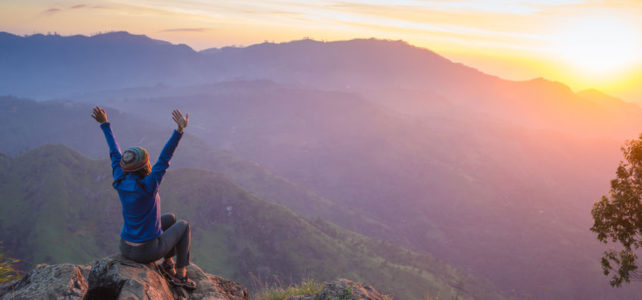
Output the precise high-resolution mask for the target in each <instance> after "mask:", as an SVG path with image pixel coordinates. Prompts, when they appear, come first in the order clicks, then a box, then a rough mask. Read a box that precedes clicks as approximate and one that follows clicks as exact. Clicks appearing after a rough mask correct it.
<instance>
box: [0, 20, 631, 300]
mask: <svg viewBox="0 0 642 300" xmlns="http://www.w3.org/2000/svg"><path fill="white" fill-rule="evenodd" d="M0 52H1V53H0V54H2V55H0V57H4V59H0V78H2V79H3V80H0V82H2V83H0V93H2V94H13V95H17V96H24V97H35V98H38V99H39V100H45V99H48V100H52V99H53V100H54V101H46V102H32V101H26V100H20V99H16V98H10V97H5V98H4V99H3V101H2V103H3V105H4V103H11V104H10V105H8V104H7V105H8V106H7V107H8V108H7V110H4V114H5V117H3V118H2V119H0V120H2V122H3V124H2V127H1V128H2V129H0V130H2V131H0V140H1V141H3V142H2V149H0V150H2V151H5V152H9V153H12V155H13V154H15V153H18V152H20V151H22V150H24V149H27V148H33V147H37V146H38V145H40V144H43V143H62V144H66V145H69V146H70V147H72V148H74V149H77V150H78V151H81V152H82V153H85V154H86V155H89V156H92V157H104V156H105V155H106V150H100V149H104V148H102V147H103V144H102V141H99V140H100V138H101V137H100V135H99V134H97V133H96V132H95V128H91V127H90V126H89V124H91V122H93V121H92V120H90V119H89V118H88V117H87V116H86V114H88V110H87V113H85V115H82V113H83V110H84V109H87V108H88V107H90V104H100V105H103V106H107V107H110V108H112V109H113V110H109V109H108V113H110V115H113V116H114V119H113V123H114V125H113V127H114V131H115V132H116V135H117V136H118V135H119V134H121V133H122V135H123V141H126V143H124V144H145V145H149V147H150V148H151V149H158V148H159V147H160V145H162V143H163V139H164V138H165V137H164V136H165V135H167V134H164V133H163V131H162V130H160V129H169V127H168V126H169V125H171V123H170V121H169V115H168V112H169V111H170V110H171V109H172V108H174V107H180V108H181V109H183V110H184V111H189V112H191V114H192V121H191V122H192V123H191V124H190V126H191V127H190V128H189V130H188V132H190V133H191V134H193V138H194V141H195V142H194V144H193V146H192V145H190V146H186V148H187V149H190V150H186V151H189V152H188V153H186V156H185V157H184V158H183V159H184V161H183V162H181V158H179V157H177V165H179V164H184V166H188V167H195V166H198V167H203V168H206V169H210V170H216V171H220V172H221V173H223V174H224V175H225V176H226V177H228V178H230V180H232V181H233V182H234V183H235V184H237V185H239V186H240V187H242V188H244V189H247V190H248V191H250V192H252V193H255V194H256V195H257V196H259V197H261V198H264V199H266V200H269V201H271V202H276V203H279V204H282V205H285V206H287V207H289V208H291V209H292V210H294V211H295V212H296V213H297V214H300V215H302V216H305V217H306V218H315V217H319V218H322V219H326V220H329V221H331V222H333V223H335V224H337V225H339V226H341V227H343V228H346V229H349V230H353V231H356V232H359V233H361V234H364V235H366V236H369V237H372V238H376V239H383V240H386V241H388V242H391V243H394V244H396V245H398V246H401V247H407V248H410V249H413V250H414V251H418V252H421V253H432V255H434V256H435V257H437V258H439V259H443V260H445V261H448V262H450V263H452V264H454V265H456V266H458V267H460V268H470V269H471V271H472V272H473V273H475V274H476V275H478V276H481V277H485V278H488V279H489V280H491V281H492V282H493V283H494V285H496V286H497V287H499V288H500V289H502V290H503V291H504V292H507V293H509V294H513V295H515V296H517V297H518V298H524V297H533V298H538V299H544V298H583V299H590V298H601V299H602V298H621V297H628V296H631V295H636V294H637V293H639V288H638V287H635V286H630V287H627V288H624V289H618V290H614V289H611V288H610V287H609V286H608V282H607V279H606V278H605V277H604V276H603V275H602V274H601V271H600V268H599V257H600V253H601V251H602V249H603V247H604V246H603V245H601V244H599V243H598V242H597V241H596V239H595V237H593V236H592V234H591V233H590V232H589V231H588V228H589V227H590V225H591V219H590V213H589V211H590V208H591V206H592V203H593V202H594V201H596V200H597V199H599V196H600V195H601V194H603V193H605V192H606V191H607V189H608V182H609V180H610V179H611V178H612V177H613V176H614V171H615V167H616V166H617V162H618V161H619V160H620V159H621V156H620V153H619V147H620V145H621V144H622V143H623V141H624V140H625V139H629V138H634V137H635V136H637V132H638V130H639V128H640V125H642V124H641V123H642V118H640V117H641V116H642V110H640V108H639V107H637V106H635V105H633V104H629V103H625V102H623V101H622V100H620V99H616V98H613V97H610V96H608V95H604V94H602V93H600V92H599V91H595V90H587V91H582V92H578V93H575V92H573V91H572V90H571V89H569V88H568V87H566V86H565V85H564V84H562V83H558V82H551V81H548V80H546V79H541V78H540V79H534V80H529V81H523V82H516V81H508V80H504V79H501V78H498V77H496V76H491V75H488V74H484V73H482V72H480V71H478V70H475V69H473V68H470V67H467V66H465V65H461V64H456V63H453V62H451V61H449V60H447V59H445V58H443V57H441V56H439V55H438V54H436V53H434V52H432V51H429V50H426V49H422V48H418V47H414V46H411V45H408V44H407V43H405V42H402V41H382V40H374V39H370V40H353V41H342V42H318V41H312V40H302V41H294V42H289V43H281V44H273V43H263V44H258V45H253V46H249V47H243V48H236V47H227V48H221V49H210V50H205V51H200V52H196V51H193V50H191V49H189V48H188V47H186V46H184V45H171V44H169V43H166V42H161V41H155V40H152V39H149V38H147V37H144V36H135V35H131V34H128V33H125V32H115V33H109V34H103V35H97V36H92V37H84V36H75V37H61V36H55V35H53V36H45V35H34V36H29V37H18V36H14V35H11V34H6V33H5V34H2V35H0ZM12 101H13V102H12ZM78 102H84V103H78ZM14 106H15V107H16V109H15V110H14V109H13V107H14ZM23 107H24V108H25V109H26V108H29V109H26V111H25V109H23ZM65 109H68V111H67V112H66V113H63V112H64V111H65ZM30 110H33V112H30ZM0 113H2V110H0ZM121 117H122V119H121ZM47 124H56V126H48V125H47ZM121 124H122V125H121ZM58 126H61V127H58ZM118 126H123V127H121V128H118ZM5 128H6V129H5ZM63 128H65V129H63ZM131 128H135V129H136V130H133V131H132V130H130V129H131ZM69 132H74V134H73V135H70V134H65V133H69ZM159 137H160V138H159ZM196 141H198V142H196ZM196 149H200V150H196ZM156 151H157V150H156ZM192 151H194V152H192ZM203 153H208V154H207V155H203ZM196 157H198V159H196ZM204 157H213V159H211V160H210V162H207V159H205V158H204ZM257 174H258V175H257ZM277 186H278V187H279V188H278V189H276V188H275V187H277ZM281 195H286V197H281Z"/></svg>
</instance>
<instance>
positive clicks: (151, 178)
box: [144, 130, 183, 191]
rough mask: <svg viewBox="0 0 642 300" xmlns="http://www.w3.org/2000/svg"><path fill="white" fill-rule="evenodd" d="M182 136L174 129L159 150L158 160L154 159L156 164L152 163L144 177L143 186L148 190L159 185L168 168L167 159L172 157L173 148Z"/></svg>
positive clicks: (174, 148)
mask: <svg viewBox="0 0 642 300" xmlns="http://www.w3.org/2000/svg"><path fill="white" fill-rule="evenodd" d="M182 136H183V134H182V133H179V132H178V131H176V130H174V132H173V133H172V136H171V137H170V138H169V140H168V141H167V143H166V144H165V147H163V151H161V154H160V156H159V157H158V161H156V164H154V166H153V167H152V172H151V173H150V174H149V175H147V176H146V177H145V179H144V182H145V186H146V187H147V188H148V189H149V191H154V190H156V189H157V188H158V186H159V185H160V183H161V181H162V180H163V176H164V175H165V171H166V170H167V168H169V161H170V159H172V155H174V150H176V147H177V146H178V142H179V141H180V140H181V137H182Z"/></svg>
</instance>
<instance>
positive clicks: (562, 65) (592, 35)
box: [0, 0, 642, 103]
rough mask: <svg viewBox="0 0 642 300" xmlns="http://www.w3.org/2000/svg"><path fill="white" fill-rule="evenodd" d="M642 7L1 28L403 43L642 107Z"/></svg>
mask: <svg viewBox="0 0 642 300" xmlns="http://www.w3.org/2000/svg"><path fill="white" fill-rule="evenodd" d="M640 15H642V2H639V1H617V2H602V1H591V0H558V1H553V0H547V1H530V0H518V1H499V0H487V1H481V0H471V1H414V0H409V1H383V0H382V1H360V0H351V1H332V0H317V1H298V0H294V1H273V0H269V1H199V0H187V1H179V2H177V1H168V0H161V1H136V2H131V1H117V0H99V1H92V2H87V3H84V2H78V1H69V0H62V1H56V2H51V1H44V0H34V1H3V2H1V3H0V20H2V23H1V24H0V31H7V32H11V33H16V34H22V35H28V34H34V33H48V32H50V33H54V32H55V33H59V34H62V35H73V34H85V35H91V34H96V33H99V32H108V31H117V30H126V31H129V32H131V33H134V34H145V35H148V36H150V37H152V38H156V39H161V40H167V41H171V42H173V43H184V44H187V45H189V46H191V47H192V48H194V49H196V50H201V49H206V48H212V47H222V46H247V45H251V44H254V43H261V42H264V41H271V42H286V41H291V40H298V39H302V38H312V39H316V40H326V41H332V40H347V39H353V38H370V37H374V38H381V39H392V40H405V41H407V42H409V43H410V44H413V45H416V46H419V47H425V48H428V49H431V50H433V51H436V52H438V53H439V54H441V55H443V56H445V57H447V58H449V59H451V60H453V61H456V62H461V63H464V64H466V65H469V66H472V67H475V68H478V69H480V70H482V71H484V72H486V73H489V74H493V75H497V76H500V77H503V78H506V79H512V80H528V79H531V78H535V77H546V78H549V79H551V80H557V81H561V82H564V83H566V84H568V85H570V86H571V87H572V88H573V89H574V90H581V89H586V88H598V89H602V90H604V91H606V92H609V93H612V94H614V95H616V96H619V97H622V98H624V99H625V100H627V101H633V102H640V103H642V92H639V91H638V89H637V88H636V87H637V86H640V85H642V74H640V71H638V70H641V69H642V59H641V58H642V55H641V53H642V52H641V50H642V42H641V41H640V37H641V36H642V34H641V32H640V28H642V21H640V18H639V16H640Z"/></svg>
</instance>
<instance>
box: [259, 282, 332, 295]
mask: <svg viewBox="0 0 642 300" xmlns="http://www.w3.org/2000/svg"><path fill="white" fill-rule="evenodd" d="M259 285H260V288H259V290H258V292H256V293H255V294H254V297H253V299H256V300H284V299H288V298H290V297H294V296H304V295H312V294H316V293H318V292H319V291H321V288H323V284H322V283H321V282H318V281H316V280H314V279H306V280H303V281H301V283H298V284H293V285H290V286H287V287H282V286H281V285H280V284H278V283H272V284H269V283H259Z"/></svg>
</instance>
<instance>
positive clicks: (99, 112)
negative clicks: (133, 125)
mask: <svg viewBox="0 0 642 300" xmlns="http://www.w3.org/2000/svg"><path fill="white" fill-rule="evenodd" d="M91 117H92V118H94V120H96V122H98V123H100V124H102V123H107V122H109V120H107V113H106V112H105V111H104V110H103V109H102V108H100V106H96V107H94V112H93V113H92V114H91Z"/></svg>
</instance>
